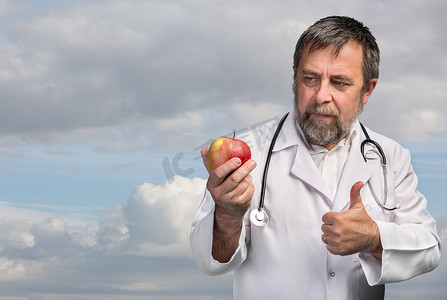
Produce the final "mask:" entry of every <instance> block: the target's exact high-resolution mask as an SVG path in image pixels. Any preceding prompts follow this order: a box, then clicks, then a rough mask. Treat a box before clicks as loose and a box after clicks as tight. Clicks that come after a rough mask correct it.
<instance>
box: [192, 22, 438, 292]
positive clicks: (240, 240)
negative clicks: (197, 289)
mask: <svg viewBox="0 0 447 300" xmlns="http://www.w3.org/2000/svg"><path fill="white" fill-rule="evenodd" d="M378 65H379V49H378V46H377V44H376V41H375V39H374V37H373V36H372V34H371V33H370V31H369V29H368V28H366V27H365V26H363V24H362V23H360V22H358V21H356V20H354V19H352V18H349V17H328V18H324V19H321V20H319V21H317V22H316V23H315V24H314V25H312V26H311V27H309V28H308V29H307V30H306V31H305V32H304V33H303V34H302V36H301V37H300V39H299V41H298V43H297V46H296V50H295V55H294V66H293V70H294V88H293V90H294V94H295V100H294V109H293V110H292V111H291V112H290V114H289V115H288V117H287V119H286V120H285V122H284V125H283V127H282V129H281V135H282V138H281V139H278V140H277V141H276V143H275V144H274V147H273V152H272V157H271V161H270V165H269V166H270V168H269V173H268V174H269V176H268V180H267V185H266V194H265V210H266V211H267V213H268V215H269V218H270V222H269V223H268V224H267V225H266V226H264V227H258V226H255V224H254V223H252V222H250V219H249V217H248V216H249V214H250V212H251V211H252V210H256V209H258V207H259V202H260V198H259V197H260V195H259V194H260V186H261V179H262V175H261V174H262V172H263V170H264V167H265V160H266V157H267V152H268V148H269V145H270V142H271V137H270V135H268V137H266V141H265V146H263V147H261V149H252V152H253V157H252V158H253V160H250V161H248V162H246V163H245V164H243V165H241V161H240V160H239V159H238V158H234V159H231V160H229V161H228V162H227V163H225V164H223V165H222V166H220V167H218V168H217V169H215V170H214V171H213V172H211V173H210V175H209V178H208V182H207V190H206V193H205V197H204V200H203V202H202V204H201V207H200V209H199V212H198V214H197V217H196V220H195V221H194V223H193V226H192V228H191V231H190V244H191V249H192V254H193V257H194V259H195V260H196V263H197V264H198V266H199V267H200V268H201V269H202V270H203V271H204V272H205V273H207V274H211V275H216V274H223V273H225V272H229V271H232V270H234V271H235V273H234V298H235V299H244V300H246V299H341V300H346V299H361V300H365V299H367V300H368V299H371V300H373V299H374V300H376V299H383V298H384V293H385V288H384V284H385V283H391V282H397V281H402V280H406V279H409V278H412V277H414V276H416V275H419V274H422V273H425V272H429V271H431V270H433V269H434V268H435V267H436V266H437V265H438V263H439V259H440V252H441V251H440V247H441V246H440V240H439V237H438V235H437V233H436V225H435V220H434V219H433V218H432V217H431V216H430V214H429V213H428V212H427V210H426V199H425V197H424V196H423V195H421V194H420V193H419V192H418V191H417V178H416V175H415V173H414V171H413V168H412V166H411V161H410V154H409V152H408V151H407V150H406V149H403V148H402V147H401V146H400V145H399V144H397V143H396V142H395V141H392V140H390V139H388V138H386V137H384V136H382V135H379V134H377V133H374V132H372V131H370V130H369V129H365V132H364V131H363V130H362V128H361V126H360V123H359V122H358V116H359V115H360V113H361V112H362V109H363V105H365V104H366V103H367V101H368V98H369V96H370V95H371V93H372V92H373V90H374V88H375V86H376V84H377V81H378V77H379V71H378ZM366 135H368V136H369V137H371V139H372V140H374V141H376V142H377V143H378V144H373V143H372V142H369V143H366V145H364V146H363V147H364V149H363V151H360V150H361V144H362V141H363V140H365V139H367V136H366ZM379 147H380V148H381V149H383V152H384V153H383V154H384V156H385V157H386V163H387V165H386V170H384V169H383V168H382V165H381V161H382V158H381V156H380V151H381V150H379ZM207 152H208V149H203V150H202V156H203V157H204V161H205V162H206V159H205V158H206V155H207ZM256 164H258V165H259V167H258V168H256ZM385 171H386V172H385ZM375 198H377V199H378V200H376V199H375Z"/></svg>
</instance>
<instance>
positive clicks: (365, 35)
mask: <svg viewBox="0 0 447 300" xmlns="http://www.w3.org/2000/svg"><path fill="white" fill-rule="evenodd" d="M351 40H353V41H356V42H358V43H359V44H360V45H361V46H362V49H363V60H362V71H363V78H364V82H363V89H362V93H363V92H365V91H366V89H367V88H368V85H369V83H370V81H371V79H373V78H379V62H380V51H379V47H378V46H377V43H376V39H375V38H374V36H373V35H372V33H371V31H370V30H369V28H368V27H366V26H364V25H363V23H361V22H359V21H357V20H355V19H353V18H350V17H341V16H331V17H326V18H323V19H321V20H319V21H317V22H315V24H313V25H312V26H310V27H309V28H308V29H307V30H306V31H304V32H303V34H302V35H301V37H300V38H299V40H298V43H297V44H296V48H295V54H294V55H293V65H294V67H295V69H297V68H298V64H299V63H300V60H301V57H302V55H303V51H304V49H305V48H306V47H307V46H309V47H310V48H309V52H313V51H318V50H322V49H326V48H327V47H329V46H333V47H334V48H335V51H334V55H338V53H339V52H340V50H341V48H342V47H343V46H344V45H345V44H346V43H347V42H349V41H351ZM293 90H294V93H296V76H294V85H293Z"/></svg>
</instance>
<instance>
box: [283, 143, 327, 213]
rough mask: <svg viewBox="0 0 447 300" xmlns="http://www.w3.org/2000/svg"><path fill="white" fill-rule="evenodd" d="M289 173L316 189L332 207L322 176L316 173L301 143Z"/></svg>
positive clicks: (315, 168) (313, 164) (316, 170)
mask: <svg viewBox="0 0 447 300" xmlns="http://www.w3.org/2000/svg"><path fill="white" fill-rule="evenodd" d="M291 173H292V174H293V175H295V176H296V177H298V178H299V179H300V180H302V181H303V182H305V183H306V184H308V185H309V186H311V187H313V188H314V189H316V190H317V191H318V192H319V193H320V194H322V195H323V196H324V198H325V200H326V202H327V203H328V204H331V205H332V201H331V197H330V193H329V189H328V187H327V185H326V183H325V182H324V179H323V176H321V173H320V171H318V169H317V166H316V165H315V162H314V161H313V159H312V157H311V156H310V154H309V151H308V150H307V147H306V146H305V145H304V144H303V143H298V149H297V152H296V156H295V161H294V162H293V165H292V169H291Z"/></svg>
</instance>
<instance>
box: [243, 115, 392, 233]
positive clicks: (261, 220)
mask: <svg viewBox="0 0 447 300" xmlns="http://www.w3.org/2000/svg"><path fill="white" fill-rule="evenodd" d="M288 115H289V113H286V114H285V115H284V116H283V117H282V118H281V120H280V121H279V123H278V127H276V131H275V133H274V134H273V138H272V141H271V143H270V147H269V151H268V153H267V159H266V162H265V167H264V173H263V175H262V185H261V198H260V201H259V207H258V209H253V210H252V211H251V212H250V222H251V223H252V224H254V225H255V226H259V227H263V226H265V225H266V224H267V223H268V222H269V216H268V215H267V212H266V211H265V209H264V202H265V201H264V198H265V187H266V182H267V174H268V170H269V165H270V160H271V158H272V153H273V147H274V146H275V142H276V140H277V138H278V136H279V133H280V131H281V128H282V126H283V124H284V121H285V120H286V118H287V116H288ZM360 126H361V128H362V131H363V134H364V135H365V139H364V140H363V141H362V143H361V144H360V151H361V153H362V156H363V159H364V160H365V162H366V161H367V159H366V154H365V145H366V144H371V145H373V146H374V147H375V149H371V150H370V151H373V152H374V153H376V154H377V155H378V156H379V157H380V161H381V165H382V173H383V179H384V180H383V181H384V184H383V190H384V191H383V194H384V198H385V199H384V200H383V203H382V202H380V201H379V198H378V197H377V195H376V193H375V192H374V189H373V187H372V185H371V181H368V185H369V189H370V190H371V194H372V196H373V198H374V200H375V201H376V203H377V205H378V206H379V207H381V208H382V209H384V210H388V211H392V210H395V209H398V208H400V206H399V204H397V205H395V206H394V207H387V206H386V201H387V199H388V196H387V194H388V185H387V171H386V157H385V153H384V152H383V150H382V147H381V146H380V145H379V143H377V142H376V141H374V140H372V139H371V138H370V137H369V134H368V132H367V131H366V129H365V127H364V126H363V124H362V123H360Z"/></svg>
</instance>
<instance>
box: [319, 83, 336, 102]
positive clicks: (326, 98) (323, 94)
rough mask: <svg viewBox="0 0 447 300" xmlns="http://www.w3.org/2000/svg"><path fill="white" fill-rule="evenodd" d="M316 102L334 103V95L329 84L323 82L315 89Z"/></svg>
mask: <svg viewBox="0 0 447 300" xmlns="http://www.w3.org/2000/svg"><path fill="white" fill-rule="evenodd" d="M315 100H316V101H317V103H319V104H323V103H327V102H331V101H332V94H331V89H330V84H329V82H326V81H322V82H321V83H320V84H319V85H317V86H316V87H315Z"/></svg>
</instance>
